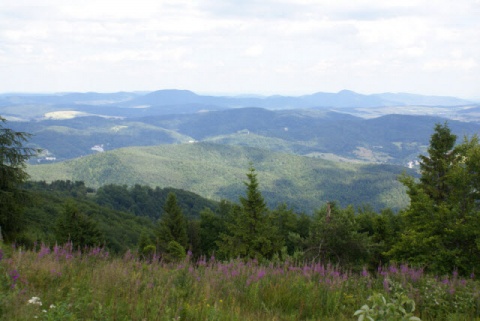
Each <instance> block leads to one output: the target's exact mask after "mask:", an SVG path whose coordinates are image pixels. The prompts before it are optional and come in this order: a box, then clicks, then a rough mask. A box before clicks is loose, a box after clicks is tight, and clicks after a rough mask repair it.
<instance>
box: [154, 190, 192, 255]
mask: <svg viewBox="0 0 480 321" xmlns="http://www.w3.org/2000/svg"><path fill="white" fill-rule="evenodd" d="M157 238H158V246H159V250H160V251H161V252H168V247H169V243H170V242H172V241H174V242H177V243H178V244H179V245H180V246H181V247H182V248H183V249H187V246H188V238H187V224H186V221H185V217H184V216H183V212H182V209H181V208H180V206H179V205H178V202H177V196H176V195H175V193H173V192H170V193H169V194H168V196H167V200H166V202H165V205H164V207H163V215H162V217H161V219H160V220H159V222H158V226H157Z"/></svg>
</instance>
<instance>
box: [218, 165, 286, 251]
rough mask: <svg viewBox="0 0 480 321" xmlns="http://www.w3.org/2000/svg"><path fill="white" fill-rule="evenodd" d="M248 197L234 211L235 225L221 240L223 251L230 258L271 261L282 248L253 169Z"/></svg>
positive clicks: (248, 176)
mask: <svg viewBox="0 0 480 321" xmlns="http://www.w3.org/2000/svg"><path fill="white" fill-rule="evenodd" d="M247 178H248V181H247V182H244V183H245V186H246V188H247V189H246V195H245V196H244V197H240V204H241V205H240V206H236V207H233V209H232V210H233V212H232V213H233V214H232V215H233V222H232V223H229V224H228V225H227V234H223V235H222V236H221V238H222V242H219V247H220V251H221V252H223V253H225V254H227V256H230V257H236V256H241V257H248V258H270V257H271V256H272V255H273V254H274V253H276V252H278V251H279V250H280V249H281V248H282V247H283V244H281V243H280V242H276V241H277V239H278V238H277V233H276V229H275V226H274V225H273V224H272V220H271V217H270V216H269V211H268V208H267V205H266V204H265V200H264V198H263V196H262V194H261V192H260V190H259V184H258V180H257V174H256V173H255V169H254V168H253V166H250V168H249V171H248V173H247Z"/></svg>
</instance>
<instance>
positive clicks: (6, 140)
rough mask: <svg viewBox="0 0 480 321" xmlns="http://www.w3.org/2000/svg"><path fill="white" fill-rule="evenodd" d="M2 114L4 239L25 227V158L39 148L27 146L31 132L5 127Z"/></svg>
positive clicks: (0, 217) (0, 219) (0, 214)
mask: <svg viewBox="0 0 480 321" xmlns="http://www.w3.org/2000/svg"><path fill="white" fill-rule="evenodd" d="M3 123H5V119H4V118H2V117H0V232H1V233H2V235H3V237H4V238H5V240H7V241H9V240H14V239H15V237H16V236H17V235H18V234H19V233H20V232H21V230H22V228H23V227H24V224H23V219H22V204H23V203H25V198H26V193H25V192H23V191H22V190H21V188H20V185H21V184H22V183H23V182H25V181H26V180H27V179H28V174H27V172H26V171H25V163H26V161H27V160H28V159H29V158H30V157H32V156H33V155H35V153H36V152H37V150H35V149H33V148H28V147H24V146H23V144H24V143H25V142H26V141H27V140H28V138H29V137H30V134H27V133H23V132H16V131H13V130H11V129H8V128H4V127H3Z"/></svg>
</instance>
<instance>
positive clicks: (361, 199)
mask: <svg viewBox="0 0 480 321" xmlns="http://www.w3.org/2000/svg"><path fill="white" fill-rule="evenodd" d="M250 162H252V163H253V165H254V166H255V168H256V169H257V172H258V178H259V180H260V185H261V190H262V192H263V193H264V196H265V198H266V200H267V202H268V204H269V206H271V207H275V206H277V205H278V204H280V203H283V202H285V203H287V204H288V205H289V206H291V207H293V208H294V209H296V210H299V211H305V212H308V213H311V212H312V211H313V210H315V209H316V208H318V207H320V206H321V205H322V204H324V203H325V202H327V201H334V200H335V201H337V202H339V203H340V204H341V205H344V206H345V205H348V204H353V205H356V206H360V205H363V204H370V205H372V206H373V207H374V208H376V209H380V208H384V207H392V208H396V209H398V208H402V207H404V206H405V205H406V204H407V197H406V195H405V193H404V189H403V187H402V186H401V185H400V184H399V183H398V182H397V181H396V178H397V176H398V175H399V174H400V173H401V172H402V171H403V170H404V169H403V168H402V167H396V166H389V165H362V164H352V163H342V162H330V161H326V160H321V159H315V158H309V157H302V156H297V155H291V154H283V153H272V152H270V151H266V150H262V149H256V148H250V147H240V146H225V145H217V144H212V143H195V144H180V145H160V146H154V147H129V148H122V149H118V150H114V151H111V152H106V153H100V154H96V155H91V156H87V157H83V158H78V159H74V160H70V161H66V162H62V163H56V164H48V165H35V166H29V167H28V172H29V173H30V175H31V178H32V179H33V180H45V181H47V182H49V181H52V180H57V179H61V180H72V181H76V180H79V181H84V182H85V184H86V185H87V186H91V187H97V188H98V187H100V186H102V185H104V184H120V185H122V184H125V185H133V184H143V185H149V186H152V187H154V186H159V187H162V188H163V187H174V188H179V189H184V190H188V191H192V192H194V193H197V194H199V195H201V196H203V197H206V198H209V199H213V200H220V199H229V200H233V201H236V200H238V197H239V195H241V194H242V193H243V191H244V184H243V182H244V180H245V173H246V170H247V168H248V166H249V163H250Z"/></svg>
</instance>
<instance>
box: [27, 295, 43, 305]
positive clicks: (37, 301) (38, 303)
mask: <svg viewBox="0 0 480 321" xmlns="http://www.w3.org/2000/svg"><path fill="white" fill-rule="evenodd" d="M28 304H36V305H40V306H41V305H42V301H41V300H40V298H39V297H38V296H34V297H32V298H31V299H30V300H28Z"/></svg>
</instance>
